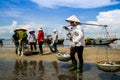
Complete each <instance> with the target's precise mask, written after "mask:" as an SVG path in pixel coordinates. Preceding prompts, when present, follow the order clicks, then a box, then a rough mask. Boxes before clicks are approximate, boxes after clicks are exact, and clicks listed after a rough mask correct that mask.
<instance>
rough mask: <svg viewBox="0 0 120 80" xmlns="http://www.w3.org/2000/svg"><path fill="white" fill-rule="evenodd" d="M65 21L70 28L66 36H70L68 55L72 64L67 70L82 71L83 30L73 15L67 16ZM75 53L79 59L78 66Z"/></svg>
mask: <svg viewBox="0 0 120 80" xmlns="http://www.w3.org/2000/svg"><path fill="white" fill-rule="evenodd" d="M66 21H67V22H68V23H70V26H69V27H70V29H69V31H68V32H69V33H68V34H67V36H68V37H69V38H70V57H71V60H72V66H71V67H70V68H69V70H70V71H75V72H82V68H83V50H84V46H85V41H84V31H83V29H82V27H81V26H80V21H79V19H78V18H77V17H76V16H75V15H72V16H70V17H68V18H67V19H66ZM75 53H77V56H78V59H79V62H78V66H79V67H78V68H77V60H76V57H75Z"/></svg>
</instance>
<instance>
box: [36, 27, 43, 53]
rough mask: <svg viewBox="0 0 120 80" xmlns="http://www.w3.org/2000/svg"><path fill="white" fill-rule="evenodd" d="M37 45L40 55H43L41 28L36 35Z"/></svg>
mask: <svg viewBox="0 0 120 80" xmlns="http://www.w3.org/2000/svg"><path fill="white" fill-rule="evenodd" d="M37 40H38V45H39V49H40V55H43V47H42V46H43V43H44V31H43V29H42V27H39V28H38V35H37Z"/></svg>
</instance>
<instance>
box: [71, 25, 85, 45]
mask: <svg viewBox="0 0 120 80" xmlns="http://www.w3.org/2000/svg"><path fill="white" fill-rule="evenodd" d="M69 32H70V34H71V37H72V40H71V44H74V45H75V46H85V41H84V31H83V29H82V28H81V26H80V25H77V26H74V27H71V30H70V31H69Z"/></svg>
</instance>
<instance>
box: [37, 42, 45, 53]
mask: <svg viewBox="0 0 120 80" xmlns="http://www.w3.org/2000/svg"><path fill="white" fill-rule="evenodd" d="M43 43H44V41H41V42H38V45H39V49H40V53H41V54H43V47H42V45H43Z"/></svg>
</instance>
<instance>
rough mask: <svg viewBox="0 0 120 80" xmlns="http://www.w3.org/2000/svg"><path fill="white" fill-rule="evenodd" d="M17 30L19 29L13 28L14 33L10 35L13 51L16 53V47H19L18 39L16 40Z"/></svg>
mask: <svg viewBox="0 0 120 80" xmlns="http://www.w3.org/2000/svg"><path fill="white" fill-rule="evenodd" d="M18 31H19V29H15V30H14V34H13V35H12V40H13V42H14V44H15V53H16V54H17V52H18V47H19V41H18Z"/></svg>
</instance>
